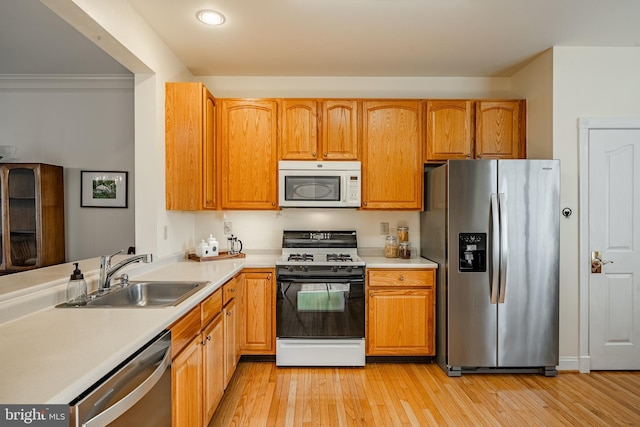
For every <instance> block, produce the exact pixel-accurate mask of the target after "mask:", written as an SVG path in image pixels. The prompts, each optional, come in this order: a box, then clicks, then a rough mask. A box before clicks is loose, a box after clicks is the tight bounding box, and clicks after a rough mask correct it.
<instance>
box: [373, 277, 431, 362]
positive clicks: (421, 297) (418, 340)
mask: <svg viewBox="0 0 640 427" xmlns="http://www.w3.org/2000/svg"><path fill="white" fill-rule="evenodd" d="M433 319H434V299H433V291H432V289H384V290H370V291H369V298H368V317H367V355H375V356H385V355H386V356H392V355H398V356H399V355H402V356H427V355H434V354H435V352H434V350H435V336H434V324H433Z"/></svg>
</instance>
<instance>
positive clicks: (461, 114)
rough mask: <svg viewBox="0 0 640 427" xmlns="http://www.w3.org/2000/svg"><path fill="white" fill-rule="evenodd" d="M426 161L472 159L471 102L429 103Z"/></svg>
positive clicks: (427, 111) (427, 106)
mask: <svg viewBox="0 0 640 427" xmlns="http://www.w3.org/2000/svg"><path fill="white" fill-rule="evenodd" d="M426 117H427V138H426V143H425V153H424V159H425V162H432V161H444V160H448V159H468V158H471V157H472V156H473V140H472V138H471V135H472V123H473V121H472V118H473V109H472V103H471V101H464V100H462V101H456V100H446V101H427V102H426Z"/></svg>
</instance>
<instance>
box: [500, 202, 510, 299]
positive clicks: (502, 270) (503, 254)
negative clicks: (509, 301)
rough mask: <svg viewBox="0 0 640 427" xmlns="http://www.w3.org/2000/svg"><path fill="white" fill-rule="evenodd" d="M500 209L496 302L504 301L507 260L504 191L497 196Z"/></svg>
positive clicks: (507, 241) (507, 246)
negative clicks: (498, 279) (498, 283)
mask: <svg viewBox="0 0 640 427" xmlns="http://www.w3.org/2000/svg"><path fill="white" fill-rule="evenodd" d="M498 201H499V205H500V207H499V209H500V291H499V295H498V302H499V303H500V304H502V303H504V295H505V291H506V288H507V267H508V265H507V260H508V259H509V239H508V235H507V230H508V229H509V228H508V226H507V201H506V196H505V194H504V193H500V194H499V196H498Z"/></svg>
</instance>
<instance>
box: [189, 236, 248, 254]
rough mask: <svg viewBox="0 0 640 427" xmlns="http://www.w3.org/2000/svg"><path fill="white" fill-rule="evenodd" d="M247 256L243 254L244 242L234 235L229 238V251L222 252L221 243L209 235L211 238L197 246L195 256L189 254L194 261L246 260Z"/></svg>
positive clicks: (203, 240)
mask: <svg viewBox="0 0 640 427" xmlns="http://www.w3.org/2000/svg"><path fill="white" fill-rule="evenodd" d="M245 256H246V255H245V254H244V253H242V240H240V239H238V238H237V237H236V236H234V235H233V234H232V235H231V237H228V238H227V251H221V250H220V242H218V240H216V238H215V237H213V234H209V237H207V238H206V239H202V241H201V242H200V243H199V244H198V245H197V246H196V248H195V254H194V253H190V254H188V258H189V259H191V260H194V261H213V260H220V259H226V258H244V257H245Z"/></svg>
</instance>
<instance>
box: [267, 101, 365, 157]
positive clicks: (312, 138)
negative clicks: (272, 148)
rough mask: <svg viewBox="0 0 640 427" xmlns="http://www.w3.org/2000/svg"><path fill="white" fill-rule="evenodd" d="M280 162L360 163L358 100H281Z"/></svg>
mask: <svg viewBox="0 0 640 427" xmlns="http://www.w3.org/2000/svg"><path fill="white" fill-rule="evenodd" d="M279 111H280V133H281V140H280V159H281V160H357V159H358V101H355V100H347V99H345V100H330V99H325V100H314V99H283V100H281V101H280V110H279Z"/></svg>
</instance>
